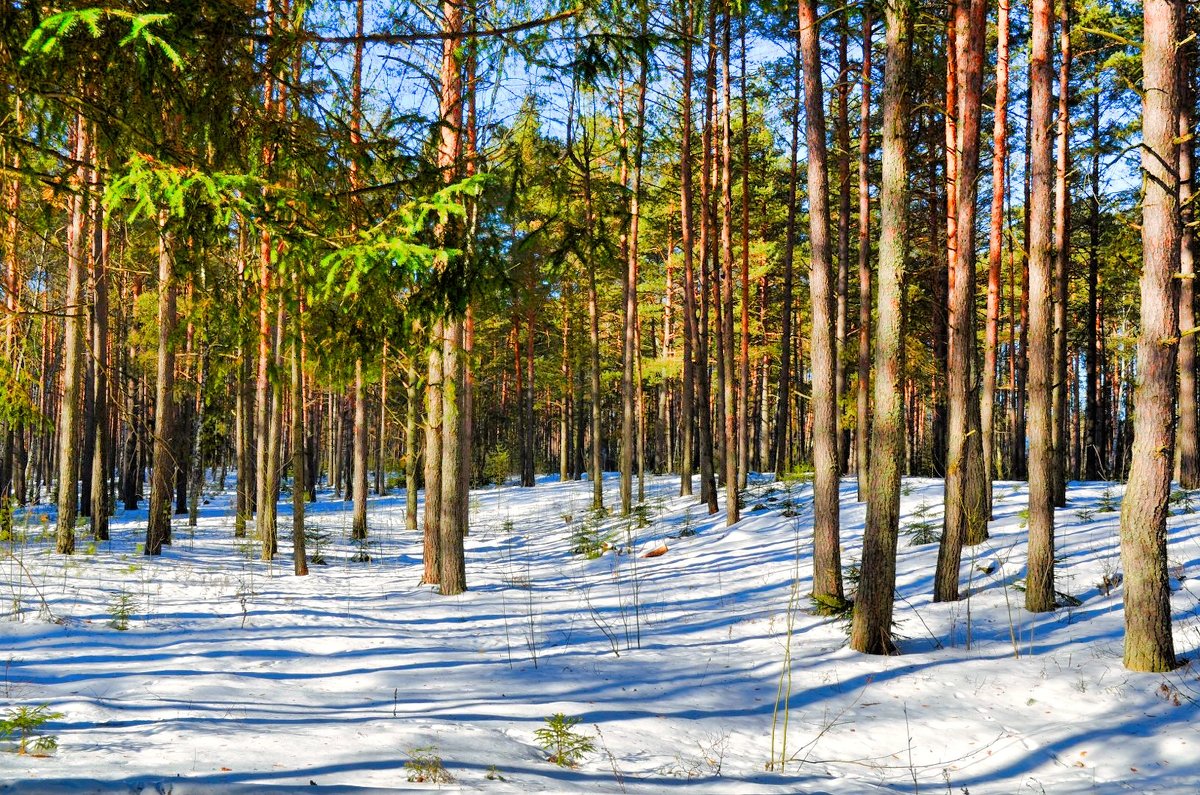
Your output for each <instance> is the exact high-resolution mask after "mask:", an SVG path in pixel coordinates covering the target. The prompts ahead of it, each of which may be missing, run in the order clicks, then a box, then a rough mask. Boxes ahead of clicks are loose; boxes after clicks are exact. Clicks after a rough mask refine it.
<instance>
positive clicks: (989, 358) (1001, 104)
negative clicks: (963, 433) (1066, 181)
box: [979, 0, 1013, 517]
mask: <svg viewBox="0 0 1200 795" xmlns="http://www.w3.org/2000/svg"><path fill="white" fill-rule="evenodd" d="M1009 4H1010V0H1000V6H999V12H998V16H997V18H996V31H997V42H996V103H995V113H994V116H993V123H992V209H991V218H990V227H989V235H988V280H987V315H986V319H985V329H984V345H983V384H982V391H981V394H980V398H979V420H980V427H981V428H982V429H983V471H984V474H985V479H986V483H987V505H988V515H989V517H990V516H991V512H992V478H994V477H996V469H997V466H996V462H997V459H998V456H997V455H996V421H995V409H996V349H997V347H998V346H999V344H1000V266H1001V256H1002V255H1003V253H1004V251H1003V248H1004V193H1005V186H1006V184H1007V182H1006V180H1007V177H1006V175H1005V171H1006V167H1007V164H1008V33H1009V31H1008V27H1009V25H1008V12H1009ZM1012 355H1013V352H1012V351H1011V350H1010V351H1009V356H1012Z"/></svg>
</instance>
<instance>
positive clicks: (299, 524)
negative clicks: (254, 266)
mask: <svg viewBox="0 0 1200 795" xmlns="http://www.w3.org/2000/svg"><path fill="white" fill-rule="evenodd" d="M292 283H293V285H295V286H296V290H297V293H299V289H300V287H299V281H298V280H297V279H296V278H295V277H293V281H292ZM296 298H297V306H298V307H301V308H302V307H303V306H304V299H303V296H301V295H299V294H297V296H296ZM303 322H304V321H303V314H302V310H301V309H298V310H297V312H296V315H295V337H294V339H293V340H292V345H291V356H290V358H291V365H292V417H291V429H290V433H291V437H292V481H293V484H292V571H293V572H294V573H295V575H296V576H297V577H303V576H304V575H306V574H308V554H307V552H306V549H305V541H306V539H305V537H304V509H305V505H304V501H305V489H304V484H305V482H306V481H307V480H308V476H307V473H306V471H305V470H306V460H307V459H306V453H305V443H304V437H305V433H306V431H305V428H304V370H303V368H302V366H301V362H300V350H301V340H303V339H304V332H303Z"/></svg>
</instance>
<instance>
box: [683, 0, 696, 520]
mask: <svg viewBox="0 0 1200 795" xmlns="http://www.w3.org/2000/svg"><path fill="white" fill-rule="evenodd" d="M680 8H681V11H680V28H681V32H682V33H683V36H682V45H681V60H682V61H683V78H682V81H681V82H680V119H681V125H680V126H681V131H680V135H679V221H680V248H681V249H683V394H682V395H681V396H680V403H681V405H680V409H681V411H680V415H681V417H680V429H679V431H680V434H679V448H680V455H679V494H680V496H682V497H687V496H691V494H692V447H693V446H694V444H693V431H694V429H695V406H696V379H697V378H699V377H701V376H700V374H699V373H698V366H697V363H696V361H695V356H696V352H697V351H699V349H700V344H699V329H697V327H696V278H695V244H694V242H693V240H692V231H693V225H694V220H693V216H694V213H693V207H692V204H693V197H694V194H693V191H692V78H693V75H692V36H693V35H694V31H695V25H694V24H693V18H692V3H691V0H682V2H681V3H680Z"/></svg>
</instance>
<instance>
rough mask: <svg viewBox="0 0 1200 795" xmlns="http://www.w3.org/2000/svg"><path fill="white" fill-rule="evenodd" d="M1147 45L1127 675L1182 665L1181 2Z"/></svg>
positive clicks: (1166, 6) (1152, 27) (1156, 24)
mask: <svg viewBox="0 0 1200 795" xmlns="http://www.w3.org/2000/svg"><path fill="white" fill-rule="evenodd" d="M1143 8H1144V17H1145V35H1144V36H1143V43H1142V70H1143V72H1142V74H1143V77H1142V80H1143V85H1142V88H1143V93H1142V147H1143V148H1142V174H1143V178H1142V190H1143V199H1142V278H1141V299H1142V301H1141V324H1140V330H1139V333H1138V346H1137V363H1138V383H1137V387H1136V392H1135V393H1134V405H1135V407H1136V411H1135V413H1134V415H1133V422H1134V433H1133V446H1134V450H1133V466H1132V468H1131V469H1130V471H1129V485H1128V486H1127V487H1126V489H1125V499H1124V501H1123V502H1122V505H1121V567H1122V568H1123V569H1124V571H1125V667H1126V668H1128V669H1130V670H1131V671H1156V672H1159V671H1169V670H1171V669H1172V668H1174V667H1175V665H1176V660H1175V646H1174V643H1173V641H1172V638H1171V592H1170V588H1169V579H1168V575H1167V512H1168V499H1169V497H1170V496H1171V469H1172V465H1173V462H1174V457H1173V453H1174V434H1173V430H1174V428H1173V425H1174V422H1175V412H1174V406H1175V363H1176V362H1175V359H1176V354H1177V347H1176V346H1177V345H1178V339H1179V318H1178V314H1177V309H1178V304H1177V295H1176V287H1175V274H1176V273H1177V272H1178V268H1179V243H1180V229H1179V194H1178V173H1177V172H1176V171H1175V167H1176V166H1177V164H1178V159H1177V158H1178V145H1179V144H1178V141H1177V135H1178V129H1179V128H1178V105H1177V99H1178V80H1179V68H1178V49H1177V47H1176V42H1177V41H1178V40H1179V38H1180V33H1181V32H1182V31H1181V28H1180V26H1179V22H1180V21H1181V18H1182V16H1183V15H1182V11H1183V2H1182V0H1146V2H1145V3H1144V5H1143Z"/></svg>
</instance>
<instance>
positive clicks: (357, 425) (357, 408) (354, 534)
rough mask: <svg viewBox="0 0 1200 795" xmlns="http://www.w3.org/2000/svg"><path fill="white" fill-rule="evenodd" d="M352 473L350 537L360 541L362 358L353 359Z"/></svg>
mask: <svg viewBox="0 0 1200 795" xmlns="http://www.w3.org/2000/svg"><path fill="white" fill-rule="evenodd" d="M353 432H354V451H353V455H354V474H353V483H352V484H351V492H352V494H353V497H354V517H353V520H352V522H351V528H350V537H351V538H352V539H354V540H356V541H362V540H364V539H365V538H366V537H367V386H366V383H365V379H364V378H363V360H362V357H361V356H359V357H358V358H356V359H355V360H354V431H353Z"/></svg>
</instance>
